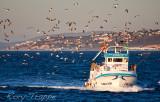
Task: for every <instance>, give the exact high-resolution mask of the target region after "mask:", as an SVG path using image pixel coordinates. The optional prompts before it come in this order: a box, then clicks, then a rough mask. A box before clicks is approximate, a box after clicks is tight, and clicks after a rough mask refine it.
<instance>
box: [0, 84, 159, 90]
mask: <svg viewBox="0 0 160 102" xmlns="http://www.w3.org/2000/svg"><path fill="white" fill-rule="evenodd" d="M13 87H14V88H15V87H16V88H24V87H25V88H26V87H27V88H43V89H63V90H84V91H85V90H86V91H87V90H88V91H106V92H141V91H154V90H155V89H156V88H143V87H140V86H137V85H135V86H132V87H127V88H108V89H105V90H104V89H98V88H97V89H88V88H85V87H80V86H37V85H29V86H0V88H13Z"/></svg>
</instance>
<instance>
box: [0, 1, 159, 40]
mask: <svg viewBox="0 0 160 102" xmlns="http://www.w3.org/2000/svg"><path fill="white" fill-rule="evenodd" d="M79 5H80V4H79V2H78V1H77V0H73V6H79ZM119 5H120V4H119V0H114V3H113V8H114V9H117V8H118V6H119ZM3 10H4V11H5V12H7V13H10V12H11V9H9V8H3ZM64 10H69V9H68V8H66V9H64ZM48 12H49V15H48V16H47V17H46V18H45V19H46V21H47V22H48V23H49V25H50V26H49V27H50V28H49V30H48V31H44V30H40V29H36V32H37V33H39V34H43V35H47V36H48V34H49V33H50V32H54V31H56V30H59V29H60V23H61V20H59V19H58V18H56V17H55V15H56V12H55V10H54V9H53V8H50V9H49V10H48ZM124 12H125V13H126V14H128V13H129V10H128V9H127V8H126V9H124ZM107 15H108V16H111V15H112V14H111V13H109V14H107ZM139 16H140V14H137V15H135V16H134V18H137V17H139ZM90 17H91V18H90V20H88V21H87V24H85V25H84V29H83V30H82V32H83V33H84V32H86V29H87V28H89V26H90V25H93V24H92V23H93V22H95V21H96V20H98V19H100V16H98V15H94V16H90ZM103 22H104V23H108V19H103ZM65 24H66V25H67V26H68V30H69V31H71V32H73V31H76V30H77V22H76V21H67V22H65ZM155 24H156V25H159V22H158V21H156V22H155ZM12 25H13V23H12V21H11V19H9V18H5V19H0V28H1V29H2V30H1V33H3V35H4V40H5V41H7V42H9V41H10V39H9V37H10V36H11V35H13V34H14V30H13V27H11V26H12ZM128 25H132V23H131V22H130V21H126V22H125V24H124V26H125V27H126V28H127V30H129V28H128ZM99 28H100V29H104V26H102V25H101V26H99ZM115 28H116V27H115Z"/></svg>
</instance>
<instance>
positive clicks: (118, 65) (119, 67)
mask: <svg viewBox="0 0 160 102" xmlns="http://www.w3.org/2000/svg"><path fill="white" fill-rule="evenodd" d="M104 58H105V66H106V70H108V71H128V58H129V55H128V50H127V48H125V47H123V46H111V47H109V48H108V50H107V51H106V52H104Z"/></svg>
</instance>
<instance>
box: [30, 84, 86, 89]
mask: <svg viewBox="0 0 160 102" xmlns="http://www.w3.org/2000/svg"><path fill="white" fill-rule="evenodd" d="M28 87H32V88H54V89H65V90H71V89H76V90H86V89H85V88H84V87H78V86H35V85H33V86H28Z"/></svg>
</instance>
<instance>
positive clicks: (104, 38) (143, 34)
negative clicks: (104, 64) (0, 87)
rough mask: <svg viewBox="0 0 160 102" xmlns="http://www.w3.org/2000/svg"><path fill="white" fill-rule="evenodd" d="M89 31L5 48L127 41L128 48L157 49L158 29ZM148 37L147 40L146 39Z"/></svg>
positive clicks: (92, 46) (91, 46) (73, 47)
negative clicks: (84, 33) (83, 33)
mask: <svg viewBox="0 0 160 102" xmlns="http://www.w3.org/2000/svg"><path fill="white" fill-rule="evenodd" d="M125 33H126V34H124V32H102V31H101V32H89V33H88V34H86V35H82V34H79V35H77V34H75V36H68V35H65V34H59V35H46V36H42V37H41V38H39V39H34V40H27V41H22V42H18V43H15V44H14V45H11V46H9V47H7V48H6V49H5V50H13V51H23V50H25V51H32V50H33V51H34V50H45V51H62V50H65V51H79V50H82V51H83V50H99V47H100V46H101V44H103V43H104V42H107V43H109V44H111V45H113V44H115V42H117V43H125V42H127V41H128V45H129V48H130V50H159V49H160V41H159V40H158V39H159V38H160V30H159V29H157V30H152V29H151V30H145V29H143V30H140V31H135V32H125ZM148 39H149V40H148Z"/></svg>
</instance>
